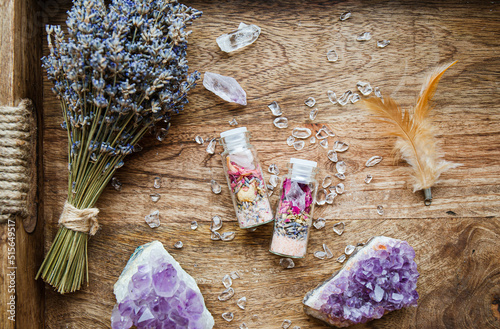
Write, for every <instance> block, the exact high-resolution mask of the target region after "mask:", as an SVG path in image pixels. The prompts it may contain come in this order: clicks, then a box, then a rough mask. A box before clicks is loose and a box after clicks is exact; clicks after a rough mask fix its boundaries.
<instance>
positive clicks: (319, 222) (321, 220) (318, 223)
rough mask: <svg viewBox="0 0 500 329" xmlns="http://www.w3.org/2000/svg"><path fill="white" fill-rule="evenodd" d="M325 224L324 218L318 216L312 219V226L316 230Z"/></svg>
mask: <svg viewBox="0 0 500 329" xmlns="http://www.w3.org/2000/svg"><path fill="white" fill-rule="evenodd" d="M325 225H326V220H325V219H324V218H321V217H320V218H318V219H316V220H315V221H314V223H313V226H314V227H315V228H316V229H317V230H321V229H322V228H323V227H325Z"/></svg>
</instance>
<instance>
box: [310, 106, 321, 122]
mask: <svg viewBox="0 0 500 329" xmlns="http://www.w3.org/2000/svg"><path fill="white" fill-rule="evenodd" d="M318 112H319V110H318V108H315V109H312V110H311V112H309V119H311V120H316V117H317V116H318Z"/></svg>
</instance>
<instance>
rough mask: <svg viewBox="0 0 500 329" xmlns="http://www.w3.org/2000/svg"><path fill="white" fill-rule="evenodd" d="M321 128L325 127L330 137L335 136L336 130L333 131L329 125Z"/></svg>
mask: <svg viewBox="0 0 500 329" xmlns="http://www.w3.org/2000/svg"><path fill="white" fill-rule="evenodd" d="M321 129H323V130H324V131H325V132H326V133H327V134H328V136H330V137H334V136H335V134H334V132H333V131H331V129H330V128H328V127H327V126H325V125H323V127H321Z"/></svg>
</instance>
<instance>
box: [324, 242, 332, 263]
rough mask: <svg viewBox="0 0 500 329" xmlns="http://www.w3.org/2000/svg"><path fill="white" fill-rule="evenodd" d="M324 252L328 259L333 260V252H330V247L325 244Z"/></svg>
mask: <svg viewBox="0 0 500 329" xmlns="http://www.w3.org/2000/svg"><path fill="white" fill-rule="evenodd" d="M323 250H324V251H325V254H326V258H328V259H330V258H333V253H332V251H331V250H330V248H328V246H327V245H326V244H324V243H323Z"/></svg>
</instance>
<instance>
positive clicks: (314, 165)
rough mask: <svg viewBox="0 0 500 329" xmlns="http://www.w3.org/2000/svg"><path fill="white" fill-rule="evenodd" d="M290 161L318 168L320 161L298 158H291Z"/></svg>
mask: <svg viewBox="0 0 500 329" xmlns="http://www.w3.org/2000/svg"><path fill="white" fill-rule="evenodd" d="M290 163H296V164H298V165H301V166H305V167H311V168H316V167H317V166H318V163H317V162H315V161H309V160H302V159H297V158H291V159H290Z"/></svg>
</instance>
